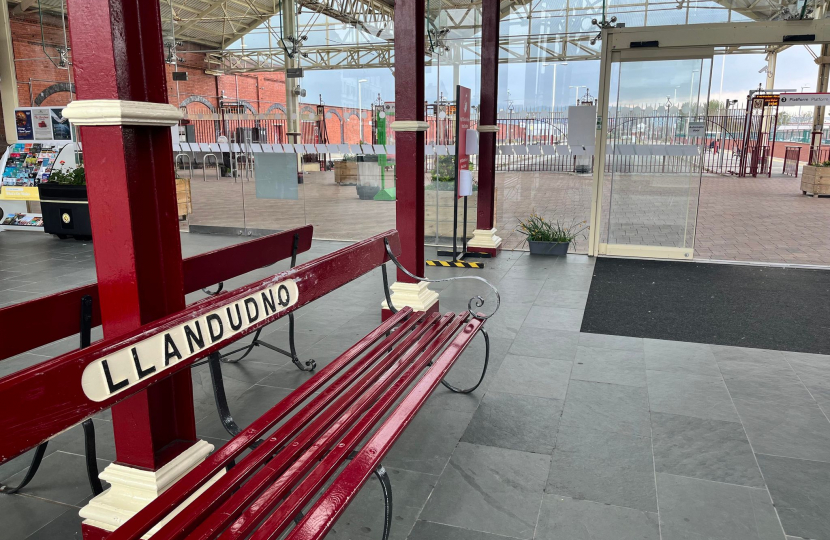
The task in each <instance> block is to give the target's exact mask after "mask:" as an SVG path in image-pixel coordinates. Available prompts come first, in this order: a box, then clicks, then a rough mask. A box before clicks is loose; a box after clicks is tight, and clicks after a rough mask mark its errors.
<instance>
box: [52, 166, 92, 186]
mask: <svg viewBox="0 0 830 540" xmlns="http://www.w3.org/2000/svg"><path fill="white" fill-rule="evenodd" d="M49 182H55V183H56V184H62V185H65V186H84V185H86V172H85V171H84V168H83V167H75V168H74V169H69V170H68V171H56V170H53V171H52V172H51V173H50V174H49Z"/></svg>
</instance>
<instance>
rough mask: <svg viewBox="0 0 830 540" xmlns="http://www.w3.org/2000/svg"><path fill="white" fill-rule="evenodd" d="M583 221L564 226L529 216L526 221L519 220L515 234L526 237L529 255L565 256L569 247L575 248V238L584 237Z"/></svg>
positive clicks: (586, 228)
mask: <svg viewBox="0 0 830 540" xmlns="http://www.w3.org/2000/svg"><path fill="white" fill-rule="evenodd" d="M586 223H587V222H585V221H576V220H574V221H572V222H571V223H570V224H565V223H563V222H560V221H559V220H557V221H555V222H553V221H546V220H545V218H543V217H541V216H539V215H536V214H531V216H530V217H529V218H528V219H527V221H522V220H521V219H520V220H519V228H518V229H516V232H518V233H521V234H523V235H525V236H526V238H525V241H526V242H527V243H528V245H529V246H530V253H531V255H566V254H567V253H568V249H569V248H570V245H571V244H572V243H573V244H574V246H576V238H577V236H580V235H582V237H583V238H584V237H585V231H586V230H588V225H586Z"/></svg>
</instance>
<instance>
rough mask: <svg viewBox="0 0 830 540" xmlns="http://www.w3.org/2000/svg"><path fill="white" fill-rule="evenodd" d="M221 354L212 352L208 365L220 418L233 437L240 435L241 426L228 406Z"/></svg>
mask: <svg viewBox="0 0 830 540" xmlns="http://www.w3.org/2000/svg"><path fill="white" fill-rule="evenodd" d="M221 358H222V357H221V356H220V355H219V353H211V355H210V356H208V366H209V367H210V382H211V383H212V384H213V399H214V401H215V402H216V410H217V412H218V413H219V420H220V421H221V422H222V426H223V427H224V428H225V431H227V432H228V433H230V434H231V436H232V437H236V436H237V435H239V432H240V431H241V430H240V429H239V426H238V425H236V422H235V421H234V419H233V416H231V411H230V408H229V407H228V397H227V396H226V395H225V382H224V380H223V379H222V364H220V360H221Z"/></svg>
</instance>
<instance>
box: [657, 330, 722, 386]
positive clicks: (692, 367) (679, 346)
mask: <svg viewBox="0 0 830 540" xmlns="http://www.w3.org/2000/svg"><path fill="white" fill-rule="evenodd" d="M643 349H644V351H645V358H646V368H648V369H653V370H657V371H674V372H678V373H694V374H696V375H708V376H710V377H720V375H721V374H720V369H719V368H718V363H717V361H716V360H715V355H714V354H712V349H711V348H710V347H709V345H705V344H702V343H683V342H679V341H665V340H661V339H645V340H643Z"/></svg>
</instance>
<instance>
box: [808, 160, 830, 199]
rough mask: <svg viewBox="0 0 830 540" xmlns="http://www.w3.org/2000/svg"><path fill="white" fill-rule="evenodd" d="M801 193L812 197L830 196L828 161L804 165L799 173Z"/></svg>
mask: <svg viewBox="0 0 830 540" xmlns="http://www.w3.org/2000/svg"><path fill="white" fill-rule="evenodd" d="M801 193H803V194H804V195H807V194H810V195H812V196H813V197H818V196H819V195H830V161H824V162H822V163H813V164H811V165H804V168H803V169H802V171H801Z"/></svg>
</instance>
